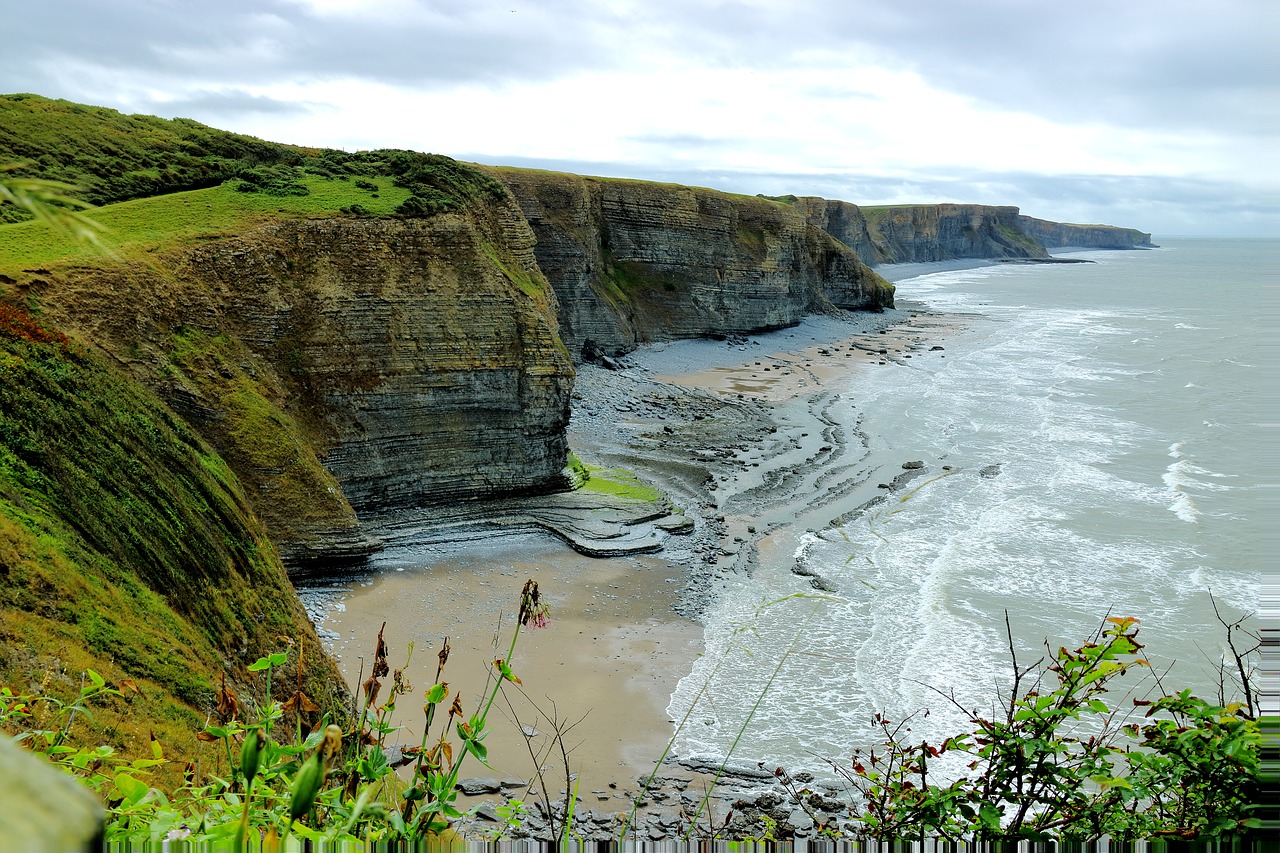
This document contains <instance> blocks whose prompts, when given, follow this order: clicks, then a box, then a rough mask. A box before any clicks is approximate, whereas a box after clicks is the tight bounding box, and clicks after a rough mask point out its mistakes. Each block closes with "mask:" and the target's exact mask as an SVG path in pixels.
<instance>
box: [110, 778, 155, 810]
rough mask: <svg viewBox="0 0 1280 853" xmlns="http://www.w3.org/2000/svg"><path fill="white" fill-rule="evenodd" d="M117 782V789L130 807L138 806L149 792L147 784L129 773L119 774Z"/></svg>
mask: <svg viewBox="0 0 1280 853" xmlns="http://www.w3.org/2000/svg"><path fill="white" fill-rule="evenodd" d="M115 782H116V789H117V790H118V791H119V792H120V793H121V795H122V796H123V797H124V798H125V801H126V802H128V803H129V805H136V804H137V803H138V802H140V801H141V800H142V798H143V797H145V796H146V795H147V791H148V790H149V789H148V787H147V783H146V782H143V781H141V780H139V779H135V778H133V777H132V776H130V775H129V774H128V773H117V774H116V779H115Z"/></svg>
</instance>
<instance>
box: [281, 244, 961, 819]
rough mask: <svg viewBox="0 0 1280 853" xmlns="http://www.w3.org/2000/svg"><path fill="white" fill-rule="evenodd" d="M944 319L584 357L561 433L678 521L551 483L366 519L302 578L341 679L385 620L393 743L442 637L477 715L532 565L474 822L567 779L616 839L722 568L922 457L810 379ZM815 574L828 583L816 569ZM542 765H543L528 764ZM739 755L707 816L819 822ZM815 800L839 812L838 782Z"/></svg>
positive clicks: (673, 809) (696, 775)
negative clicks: (875, 444)
mask: <svg viewBox="0 0 1280 853" xmlns="http://www.w3.org/2000/svg"><path fill="white" fill-rule="evenodd" d="M956 266H957V265H912V268H923V270H922V271H933V269H935V268H938V269H942V268H956ZM962 266H973V264H962ZM903 272H905V270H904V271H903ZM902 277H905V275H898V276H895V278H902ZM954 324H955V321H953V320H944V319H942V318H938V317H936V316H931V315H928V314H924V313H917V312H911V311H903V310H898V311H892V312H886V313H884V314H845V315H842V316H840V317H812V318H809V319H808V320H806V321H805V322H804V323H802V324H800V325H799V326H797V327H794V328H790V329H784V330H781V331H778V332H773V333H769V334H765V335H758V336H752V337H750V338H734V339H729V340H726V341H681V342H676V343H672V344H664V345H658V346H654V347H646V348H643V349H642V350H640V351H638V352H636V353H633V354H631V355H630V356H628V357H626V358H625V359H622V363H621V368H622V369H619V370H606V369H604V368H601V367H596V366H591V365H585V366H583V367H582V368H581V369H580V370H579V376H578V381H577V387H576V390H575V394H574V403H573V419H572V422H571V425H570V443H571V446H572V448H573V449H574V451H575V452H576V453H577V454H578V455H579V456H580V457H581V458H583V460H584V461H586V462H588V463H591V464H603V465H610V466H613V465H617V466H622V467H625V468H628V469H630V470H632V471H634V472H636V473H637V474H639V475H640V477H641V478H642V479H643V480H644V481H646V482H648V483H651V484H653V485H655V486H657V487H658V488H660V489H662V490H663V491H664V492H666V493H667V494H668V495H669V496H670V498H671V501H672V502H673V503H674V504H675V505H676V506H678V507H679V508H680V509H681V510H683V513H684V516H685V518H687V519H688V520H689V521H691V522H692V525H691V529H690V530H688V531H686V532H683V533H672V532H668V530H667V529H661V528H659V527H655V526H654V522H655V521H658V520H659V519H656V518H652V517H649V518H645V517H644V516H645V515H646V514H647V515H649V516H652V515H654V513H652V512H651V511H648V512H645V511H640V510H638V509H637V508H635V507H630V508H628V507H626V506H623V507H621V508H617V507H614V508H612V509H610V508H607V507H603V506H600V505H598V504H594V503H590V502H588V504H587V505H584V506H577V507H576V508H575V507H574V506H572V501H571V500H569V501H568V502H567V503H566V502H565V501H564V500H561V501H556V500H552V501H550V505H551V506H553V507H556V508H557V509H556V511H554V512H550V513H548V511H547V506H548V498H546V497H543V498H530V499H524V500H517V501H504V502H501V504H499V505H496V510H495V505H491V504H476V505H471V506H462V507H453V508H449V509H448V510H439V509H437V510H432V511H428V512H423V513H410V514H404V515H400V516H396V517H394V518H388V519H384V520H383V522H382V527H381V528H380V529H379V531H378V532H379V534H380V535H382V536H383V537H384V538H385V539H386V540H387V542H388V548H387V550H386V551H385V552H384V553H383V554H381V555H379V556H378V557H377V558H375V559H374V561H373V562H372V564H371V565H370V566H369V568H368V569H367V570H365V571H362V572H360V573H357V574H353V575H350V576H347V577H344V578H339V579H332V580H329V581H326V582H325V583H323V584H319V585H311V586H306V587H303V588H302V589H301V590H300V592H301V594H302V595H303V598H304V601H305V602H306V603H307V605H308V607H309V609H310V610H311V612H312V614H313V618H316V619H317V620H318V622H319V624H320V626H321V629H322V633H323V634H324V635H325V637H326V638H327V640H328V642H329V645H330V648H331V649H332V650H333V652H334V653H335V655H336V656H337V657H338V658H339V662H340V664H341V665H342V667H343V670H344V672H345V673H346V674H347V677H348V679H349V681H350V682H351V683H352V685H353V686H354V685H356V684H357V683H358V682H359V680H360V678H361V674H362V671H363V673H364V675H366V676H367V670H368V666H369V663H370V662H371V652H372V649H373V647H374V642H375V638H376V635H377V632H378V630H379V628H380V627H381V626H382V624H383V623H384V622H385V623H386V629H385V639H386V641H387V642H388V645H389V646H390V648H391V650H392V653H391V665H392V667H393V668H396V667H398V666H401V665H402V664H403V662H404V659H405V654H406V652H407V649H408V647H409V644H410V643H413V644H414V646H415V648H414V653H413V658H412V663H411V664H410V665H409V666H408V667H406V671H405V675H406V678H407V679H408V681H409V682H410V683H411V684H412V685H413V690H412V691H411V692H409V693H408V694H407V695H405V696H404V697H403V698H401V699H400V700H399V703H398V705H399V711H398V712H397V717H396V721H397V722H398V723H400V724H401V725H403V726H404V729H403V731H402V732H400V733H399V734H398V735H394V736H392V737H391V738H390V740H389V743H397V744H398V745H402V746H413V745H417V743H418V742H419V740H420V738H421V718H422V713H421V696H422V691H423V689H425V688H426V687H428V686H430V684H431V683H432V682H433V679H434V674H435V665H436V652H437V650H438V648H439V644H440V642H441V641H442V640H443V639H444V638H445V637H448V638H449V642H450V644H451V646H452V653H451V657H450V661H449V664H448V667H447V669H446V671H445V675H444V679H445V680H446V681H448V682H449V684H450V686H451V688H452V689H453V690H455V691H457V692H459V693H460V694H461V697H462V699H463V702H464V705H465V707H466V708H467V710H468V712H471V711H472V710H474V708H475V707H476V705H477V703H478V701H479V697H480V695H481V692H482V691H483V690H485V689H486V686H485V685H486V681H487V678H488V673H489V671H490V670H491V666H490V662H491V661H492V660H494V659H495V658H497V657H503V658H505V657H506V656H507V644H508V643H509V641H510V636H511V629H512V627H513V625H514V619H515V611H516V609H517V607H518V603H519V598H518V597H519V592H520V587H521V586H522V584H523V583H524V581H525V579H526V578H534V579H536V580H538V582H539V583H540V585H541V589H542V591H543V594H544V595H545V597H546V599H547V601H548V603H549V605H550V608H551V615H552V624H551V625H550V626H549V627H548V628H545V629H540V630H536V631H525V632H523V633H522V634H521V638H520V642H519V645H518V648H517V651H516V654H515V655H514V657H513V658H512V661H511V664H512V667H513V669H514V670H515V671H516V673H517V675H518V676H519V677H520V678H521V680H522V682H523V685H522V690H520V691H516V690H511V689H508V690H507V691H506V694H507V695H508V696H509V697H510V699H511V701H510V703H508V702H507V701H506V699H504V698H500V699H499V700H498V702H497V703H495V705H494V710H493V713H492V715H491V719H490V722H491V733H490V735H489V737H488V739H487V740H486V743H487V745H488V748H489V754H490V765H491V769H486V768H485V767H483V766H482V765H480V764H479V763H476V762H474V760H473V759H468V761H469V762H470V763H469V767H468V769H466V770H465V771H464V773H463V774H462V775H463V777H464V778H472V779H474V780H475V781H474V783H473V790H474V791H475V792H476V801H480V802H485V803H488V804H489V805H484V806H482V808H481V810H480V814H481V815H482V817H481V818H479V819H477V820H476V822H475V824H474V826H473V831H476V832H483V831H485V828H486V826H487V827H493V825H494V824H493V823H492V821H490V820H487V819H486V818H492V817H494V816H495V812H494V811H493V808H492V804H493V803H497V802H501V801H502V800H503V799H504V798H505V797H516V798H519V799H522V800H524V801H525V802H526V803H528V804H529V807H530V809H531V811H532V812H533V817H532V818H531V819H530V821H529V823H528V828H529V829H530V830H532V831H533V832H534V833H535V834H537V833H538V832H539V830H540V829H541V828H542V827H544V826H545V824H544V822H543V821H542V816H540V815H539V811H538V808H537V806H536V805H535V804H536V803H538V801H540V800H541V799H542V798H543V796H544V795H545V794H546V793H547V792H550V797H549V799H550V800H552V801H555V800H558V799H561V798H563V796H564V794H565V792H566V791H568V790H569V789H570V788H571V787H574V786H576V789H577V795H578V798H579V801H580V805H579V808H578V812H577V822H578V824H579V831H580V833H581V834H582V835H583V837H587V838H591V837H596V838H607V837H614V836H616V832H617V828H618V820H619V816H620V815H621V814H625V813H626V812H627V811H629V810H630V808H631V805H632V803H633V801H634V800H635V798H636V797H637V795H638V793H639V791H640V788H641V783H642V782H643V781H644V780H645V779H646V778H647V777H648V776H649V774H650V773H653V772H654V770H655V765H656V763H657V762H658V760H659V758H660V757H661V756H662V754H663V750H664V748H665V747H666V745H667V743H668V741H669V739H670V738H671V734H672V731H673V726H674V723H675V721H673V720H671V719H670V718H669V717H668V715H667V710H666V706H667V703H668V699H669V697H670V695H671V692H672V690H673V689H674V687H675V685H676V683H677V682H678V680H679V679H680V678H681V677H682V676H683V675H684V674H685V673H687V672H688V671H689V668H690V666H691V664H692V661H693V660H694V659H695V657H696V656H697V655H698V654H699V653H700V651H701V648H702V632H701V626H700V625H699V624H698V623H697V621H696V620H697V617H698V616H699V614H701V613H702V612H703V610H704V609H705V608H706V606H707V605H708V604H709V603H710V602H711V601H712V597H713V596H714V595H715V594H716V590H717V588H718V583H719V582H720V580H721V579H723V578H725V577H728V576H729V575H731V574H732V573H735V572H750V571H752V570H753V569H754V567H755V566H756V565H757V562H758V561H761V560H765V561H771V562H772V561H782V560H785V561H790V562H792V563H794V557H793V556H792V555H793V554H794V553H795V550H796V546H797V544H798V542H799V539H800V537H801V536H803V535H804V533H805V532H806V531H810V530H820V529H822V528H824V527H826V526H827V525H829V524H830V522H831V521H832V520H833V519H836V518H841V517H848V516H850V515H851V514H855V513H857V512H860V511H861V510H862V509H864V508H866V507H867V506H868V505H870V504H872V503H874V502H876V501H878V500H881V499H883V496H884V495H885V494H886V493H887V492H890V491H893V490H894V489H896V488H898V487H900V486H901V485H902V484H903V483H904V482H905V481H906V480H908V479H910V478H911V477H912V476H915V475H916V474H917V473H918V471H917V470H916V469H904V467H903V466H904V463H907V462H910V461H912V460H908V459H900V458H897V457H896V456H888V455H877V454H871V453H868V451H867V449H866V446H865V441H864V440H863V437H862V436H861V435H860V434H859V433H858V431H857V428H856V426H855V427H854V428H853V429H851V430H850V429H847V428H845V427H843V426H842V425H841V424H840V423H839V422H838V421H837V420H836V419H834V418H832V417H830V416H829V414H828V412H829V411H830V408H831V406H833V405H834V404H835V400H834V399H833V398H832V396H831V395H830V394H828V393H827V392H826V391H825V390H824V383H826V382H828V381H829V380H830V379H832V378H833V377H835V376H837V375H841V376H847V375H848V374H849V373H850V371H862V370H886V369H888V370H892V369H896V368H900V367H904V366H910V364H911V362H910V361H908V359H924V358H945V350H944V349H942V348H941V347H942V343H941V341H943V340H944V339H945V336H946V335H947V334H948V330H949V329H950V328H951V327H952V326H954ZM552 497H553V498H556V497H557V496H552ZM623 503H624V504H625V502H623ZM610 513H612V515H610ZM658 515H659V516H662V515H663V514H662V513H659V514H658ZM566 518H570V519H573V518H577V519H579V520H583V519H586V520H587V521H590V522H591V523H587V522H583V523H582V524H579V525H577V527H576V528H575V527H574V525H573V524H568V525H567V526H568V527H570V528H574V529H573V530H571V531H570V532H569V533H568V534H566V532H565V530H564V529H558V528H557V525H559V526H560V527H561V528H563V527H565V526H566V524H565V519H566ZM602 518H603V521H601V522H600V523H599V524H595V523H594V521H592V520H600V519H602ZM593 524H594V526H593ZM686 526H689V525H686ZM549 533H556V534H558V535H559V536H560V537H561V538H562V539H563V540H564V541H558V540H557V538H555V537H553V536H551V535H548V534H549ZM593 535H595V536H597V537H598V538H597V542H604V543H605V544H604V546H603V547H604V548H605V552H606V553H607V552H608V548H609V547H611V546H610V545H609V543H610V542H613V543H614V544H615V545H616V544H617V543H618V542H619V541H622V540H625V539H626V538H627V537H630V538H631V539H633V540H636V541H639V540H649V541H654V542H657V543H658V544H659V545H660V547H661V551H660V552H659V553H656V554H632V555H629V556H613V557H608V558H599V557H591V556H586V555H584V554H582V553H579V551H582V550H584V548H585V550H591V546H590V545H589V544H588V545H584V544H583V543H584V542H589V541H590V540H591V537H592V536H593ZM575 538H576V539H577V540H578V541H576V542H575ZM566 543H568V544H570V545H573V547H567V545H566ZM632 544H634V542H633V543H632ZM574 548H578V550H574ZM639 550H644V549H639ZM791 568H792V570H793V571H796V572H797V574H805V573H806V570H805V569H804V567H803V566H794V565H793V566H792V567H791ZM810 580H811V583H812V584H813V585H814V586H815V587H816V588H819V589H820V588H822V586H823V581H822V579H821V578H819V577H811V579H810ZM476 626H491V627H486V628H484V629H483V630H477V628H476ZM521 693H523V694H524V695H521ZM383 701H385V694H384V696H383ZM557 727H558V728H560V729H561V730H562V731H564V732H565V733H564V736H563V741H564V744H565V746H566V749H567V750H568V757H569V765H570V767H569V771H570V773H572V774H573V776H572V779H571V780H567V779H566V772H565V769H564V766H563V764H564V762H563V761H562V759H561V757H560V754H559V748H558V744H557V743H555V742H554V739H553V738H551V737H549V735H550V734H551V733H553V732H554V731H555V730H556V728H557ZM530 748H532V750H533V752H534V753H535V755H536V756H537V761H536V763H535V760H534V759H533V758H531V757H530ZM673 758H674V759H675V760H673ZM535 766H541V767H543V768H545V769H544V770H543V772H542V778H541V779H539V778H538V774H537V773H536V772H535V771H534V767H535ZM734 769H735V771H736V772H735V774H734V775H732V776H731V777H729V779H728V780H727V781H725V780H722V783H721V787H720V788H719V789H717V791H716V795H717V797H716V798H715V799H714V802H713V809H712V810H713V812H714V813H715V814H716V815H723V814H724V812H726V811H727V810H728V808H729V807H730V806H731V805H735V804H736V808H735V813H736V815H737V816H736V817H735V822H738V821H745V822H747V823H745V824H744V826H745V827H746V828H747V829H748V830H749V829H750V828H751V827H750V823H749V822H750V821H751V820H754V818H753V816H752V815H753V807H752V805H751V804H752V803H755V802H757V801H758V802H759V803H760V804H761V806H760V809H757V810H756V813H758V811H759V810H761V809H763V810H770V809H771V813H772V814H773V816H774V819H778V817H779V816H782V817H785V818H788V820H786V821H784V822H783V823H784V824H785V825H790V826H792V827H793V828H794V829H797V830H803V829H804V828H805V826H806V823H808V824H809V825H811V823H812V819H813V817H814V816H811V815H808V814H806V813H805V810H803V809H800V808H799V807H798V804H796V803H794V802H788V799H789V798H788V797H787V796H785V792H783V798H782V800H781V801H779V802H777V803H774V802H773V800H774V799H777V796H778V792H777V791H774V792H772V793H770V792H769V791H768V787H769V785H770V784H771V783H770V782H769V775H768V774H767V773H762V772H761V770H760V768H756V767H736V768H734ZM770 769H772V768H770ZM702 770H706V768H702V769H701V770H700V769H698V768H688V767H684V766H682V765H680V764H679V763H678V757H669V758H668V760H667V762H666V763H664V764H662V765H660V766H658V771H657V772H658V777H659V778H658V784H657V786H656V789H655V790H654V791H652V792H651V793H650V794H649V795H648V796H647V798H646V799H645V800H644V801H643V802H644V806H643V807H642V808H641V809H640V810H639V812H638V815H637V818H638V823H639V831H640V832H641V837H646V838H651V839H654V840H657V839H660V838H666V837H671V836H672V834H673V833H678V832H679V831H680V827H681V826H682V823H681V821H682V817H681V812H682V811H691V810H692V809H693V808H694V807H695V806H696V803H697V801H698V800H699V799H701V794H702V791H704V790H705V789H706V787H708V784H709V779H710V777H709V776H708V775H707V774H706V773H705V772H701V771H702ZM823 794H824V796H825V797H826V798H827V799H825V800H824V802H826V803H827V804H828V805H829V806H830V807H831V808H832V809H835V808H836V806H837V805H838V795H839V792H835V791H828V792H823ZM784 811H785V812H786V814H785V815H783V814H782V812H784ZM816 817H818V819H820V820H822V819H826V818H829V817H833V815H831V814H827V813H819V814H817V815H816Z"/></svg>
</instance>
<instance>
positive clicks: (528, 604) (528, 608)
mask: <svg viewBox="0 0 1280 853" xmlns="http://www.w3.org/2000/svg"><path fill="white" fill-rule="evenodd" d="M519 619H520V624H521V625H522V626H524V627H526V628H545V627H546V626H547V625H550V624H551V611H550V610H549V609H548V608H547V605H546V603H545V602H543V600H542V593H541V592H539V591H538V582H537V581H535V580H533V579H529V580H527V581H525V582H524V589H523V590H521V591H520V617H519Z"/></svg>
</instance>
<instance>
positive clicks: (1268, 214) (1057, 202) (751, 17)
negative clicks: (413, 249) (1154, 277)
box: [0, 0, 1280, 237]
mask: <svg viewBox="0 0 1280 853" xmlns="http://www.w3.org/2000/svg"><path fill="white" fill-rule="evenodd" d="M0 21H3V22H4V23H3V27H2V31H3V33H4V35H3V46H4V49H3V50H0V92H4V93H15V92H31V93H35V94H39V95H44V96H47V97H53V98H65V99H68V100H71V101H76V102H79V103H88V104H94V105H98V106H107V107H112V108H114V109H118V110H120V111H122V112H126V113H146V114H151V115H159V116H164V117H167V118H172V117H177V116H183V117H187V118H193V119H196V120H197V121H200V122H203V123H205V124H208V125H212V126H214V127H218V128H222V129H225V130H231V131H236V132H239V133H247V134H250V135H253V136H258V137H261V138H263V139H269V140H272V141H276V142H288V143H295V144H300V145H313V146H327V147H334V148H344V149H346V150H355V149H365V148H410V149H415V150H420V151H431V152H436V153H440V154H447V155H449V156H452V157H456V158H458V159H461V160H468V161H473V162H481V163H494V164H508V165H521V166H531V167H536V168H550V169H557V170H561V171H569V172H577V173H581V174H592V175H608V176H617V177H633V178H644V179H652V180H662V181H673V182H678V183H685V184H694V185H698V186H707V187H714V188H716V189H722V190H727V191H732V192H742V193H748V194H756V193H764V194H766V195H781V194H785V193H794V194H796V195H819V196H825V197H827V198H839V199H843V200H846V201H851V202H855V203H857V204H895V203H912V202H916V203H923V202H942V201H954V202H974V203H983V204H1012V205H1017V206H1018V207H1020V208H1022V212H1023V213H1026V214H1029V215H1032V216H1037V217H1040V218H1043V219H1053V220H1057V221H1065V222H1080V223H1104V224H1111V225H1121V226H1126V227H1133V228H1139V229H1141V230H1143V231H1150V232H1153V233H1154V234H1155V235H1156V236H1157V237H1158V236H1159V235H1162V234H1163V235H1168V236H1173V235H1186V234H1201V235H1238V236H1264V237H1280V0H1197V2H1187V0H1124V2H1121V0H1075V2H1070V3H1066V2H1047V0H635V2H633V0H536V2H531V0H0Z"/></svg>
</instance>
